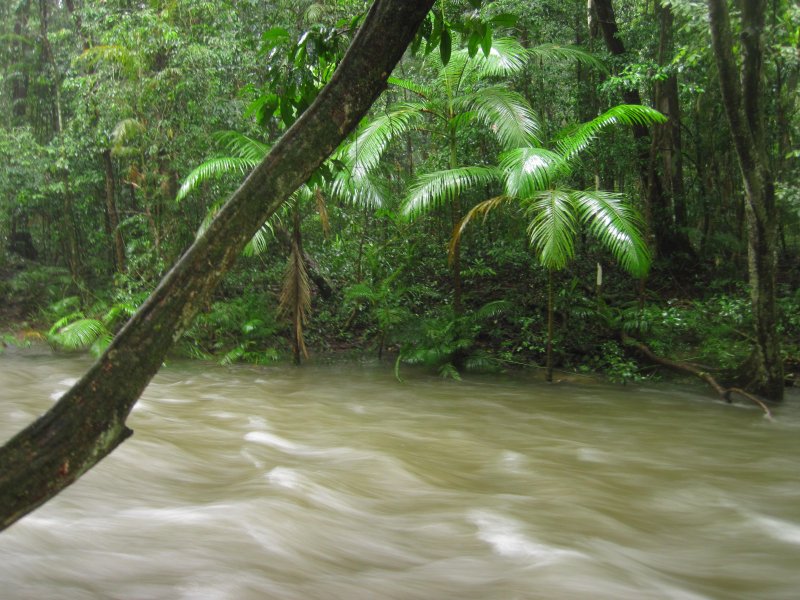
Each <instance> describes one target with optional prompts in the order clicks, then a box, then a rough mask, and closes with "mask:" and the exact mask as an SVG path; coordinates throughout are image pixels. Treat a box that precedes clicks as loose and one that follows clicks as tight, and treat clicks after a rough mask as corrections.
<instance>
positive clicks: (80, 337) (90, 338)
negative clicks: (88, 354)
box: [50, 318, 108, 350]
mask: <svg viewBox="0 0 800 600" xmlns="http://www.w3.org/2000/svg"><path fill="white" fill-rule="evenodd" d="M103 335H108V329H106V327H105V325H103V323H102V321H99V320H97V319H86V318H84V319H78V320H77V321H73V322H71V323H69V324H68V325H65V326H64V327H61V328H60V329H59V330H58V331H56V332H55V333H54V334H53V335H51V336H50V341H51V343H53V344H54V345H56V346H58V347H61V348H64V349H65V350H79V349H81V348H88V347H89V346H91V345H92V344H93V343H94V342H95V341H96V340H97V338H99V337H101V336H103Z"/></svg>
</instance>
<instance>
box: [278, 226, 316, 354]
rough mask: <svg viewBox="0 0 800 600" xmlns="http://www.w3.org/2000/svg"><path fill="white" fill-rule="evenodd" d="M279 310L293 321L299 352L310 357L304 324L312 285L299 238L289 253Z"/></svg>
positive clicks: (296, 345) (308, 310) (306, 319)
mask: <svg viewBox="0 0 800 600" xmlns="http://www.w3.org/2000/svg"><path fill="white" fill-rule="evenodd" d="M278 311H279V312H280V314H282V315H284V316H286V317H288V318H289V319H290V320H291V322H292V326H293V327H294V338H295V339H294V341H295V347H296V349H297V354H298V355H299V354H302V355H303V357H305V358H308V351H307V350H306V345H305V342H304V341H303V326H304V325H305V324H306V323H307V322H308V314H309V312H311V285H310V282H309V279H308V272H307V271H306V266H305V263H304V262H303V253H302V251H301V250H300V244H299V243H298V241H297V239H294V240H292V251H291V252H290V253H289V260H288V262H287V263H286V270H285V271H284V275H283V289H282V290H281V297H280V304H279V306H278Z"/></svg>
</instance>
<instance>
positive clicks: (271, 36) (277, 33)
mask: <svg viewBox="0 0 800 600" xmlns="http://www.w3.org/2000/svg"><path fill="white" fill-rule="evenodd" d="M289 37H290V36H289V32H288V31H286V30H285V29H284V28H283V27H273V28H272V29H268V30H267V31H265V32H264V33H263V35H262V36H261V40H262V41H263V42H264V43H265V44H266V47H267V48H268V49H270V48H274V47H275V46H277V45H278V44H282V43H283V42H285V41H287V40H288V39H289Z"/></svg>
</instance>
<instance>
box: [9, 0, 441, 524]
mask: <svg viewBox="0 0 800 600" xmlns="http://www.w3.org/2000/svg"><path fill="white" fill-rule="evenodd" d="M432 4H433V0H377V1H376V2H375V3H374V4H373V6H372V8H371V9H370V11H369V13H368V14H367V17H366V18H365V20H364V22H363V24H362V25H361V28H360V29H359V31H358V33H357V35H356V37H355V38H354V40H353V42H352V44H351V46H350V48H349V50H348V51H347V54H346V55H345V57H344V59H343V60H342V62H341V64H340V65H339V68H338V69H337V71H336V73H335V74H334V75H333V78H332V79H331V81H330V83H329V84H328V85H327V86H326V87H325V89H323V90H322V92H321V93H320V94H319V96H317V98H316V100H315V101H314V103H313V104H312V105H311V106H310V107H309V109H308V110H306V111H305V112H304V113H303V115H302V116H301V117H300V118H299V119H298V120H297V121H296V122H295V123H294V124H293V125H292V127H290V128H289V130H288V131H287V132H286V133H285V134H284V136H283V137H282V138H281V139H280V140H279V141H278V142H277V143H276V144H275V145H274V146H273V147H272V150H271V151H270V152H269V154H268V155H267V156H266V157H265V158H264V160H263V161H262V162H261V164H260V165H259V166H258V167H256V168H255V169H254V171H253V172H252V173H251V174H250V175H249V176H248V177H247V179H246V180H245V181H244V183H243V184H242V185H241V187H239V189H238V190H236V192H234V193H233V195H232V196H231V197H230V198H229V199H228V201H227V202H226V204H225V206H224V207H223V208H222V210H221V211H220V212H219V213H218V215H217V217H216V218H215V219H214V221H213V222H212V223H211V224H210V225H209V227H208V229H207V230H206V232H205V233H204V234H202V235H200V236H199V237H198V238H197V239H196V240H195V242H194V243H193V244H192V245H191V247H190V248H189V249H188V250H187V251H186V252H185V253H184V254H183V256H182V257H181V258H180V260H179V261H178V262H177V263H176V264H175V265H174V266H173V267H172V269H171V270H170V271H169V272H168V273H167V275H166V276H165V277H164V279H162V281H161V283H160V284H159V286H158V287H157V288H156V290H155V291H154V292H153V293H152V294H151V296H150V297H149V298H148V299H147V300H146V301H145V303H144V304H143V305H142V306H141V308H140V309H139V310H138V311H137V312H136V314H135V315H134V316H133V317H132V318H131V320H130V321H129V322H128V323H127V324H126V325H125V326H124V327H123V328H122V330H121V331H120V333H119V334H117V336H116V338H115V339H114V341H113V342H112V343H111V345H110V346H109V347H108V349H107V350H106V351H105V352H104V353H103V355H102V356H101V357H100V358H99V359H98V360H97V362H96V363H95V364H94V365H93V366H92V367H91V368H90V369H89V370H88V371H87V372H86V374H84V376H83V377H82V378H81V379H80V380H79V381H78V382H77V383H76V384H75V385H74V386H73V387H72V388H71V389H70V390H69V391H67V393H66V394H64V395H63V396H62V397H61V399H60V400H59V401H58V402H57V403H56V404H55V405H54V406H53V407H52V408H51V409H50V410H49V411H48V412H47V413H45V414H44V415H43V416H42V417H40V418H39V419H38V420H37V421H36V422H34V423H32V424H31V425H29V426H28V427H27V428H25V429H24V430H22V431H21V432H19V433H18V434H17V435H16V436H14V437H13V438H12V439H11V440H9V442H8V443H6V445H5V446H3V447H2V448H0V465H2V470H0V528H5V527H7V526H8V525H10V524H12V523H14V522H15V521H16V520H18V519H19V518H21V517H22V516H24V515H25V514H27V513H28V512H30V511H31V510H33V509H35V508H36V507H37V506H40V505H41V504H43V503H44V502H46V501H47V500H49V499H50V498H52V497H53V496H55V495H56V494H57V493H58V492H60V491H61V490H62V489H64V488H65V487H67V486H68V485H70V484H71V483H73V482H74V481H75V480H76V479H78V477H80V476H81V475H82V474H83V473H85V472H86V471H87V470H88V469H90V468H91V467H92V466H94V465H95V464H97V462H99V461H100V460H101V459H102V458H104V457H105V456H107V455H108V454H109V453H110V452H111V451H113V450H114V448H116V447H117V446H118V445H119V444H120V443H122V442H123V441H124V440H125V439H126V438H127V437H129V436H130V435H131V433H132V432H131V430H130V429H129V428H128V427H127V425H126V423H125V421H126V419H127V417H128V414H129V413H130V411H131V409H132V408H133V406H134V404H135V403H136V400H137V399H138V398H139V395H140V394H141V393H142V391H143V390H144V388H145V387H146V386H147V384H148V383H149V381H150V380H151V379H152V377H153V375H155V374H156V372H157V371H158V369H159V368H160V367H161V364H162V362H163V360H164V357H165V356H166V354H167V352H168V350H169V349H170V348H171V347H172V345H173V344H174V342H175V341H176V340H177V339H178V338H179V337H180V336H181V334H182V333H183V332H184V331H185V330H186V328H187V327H188V326H189V324H190V323H191V321H192V319H193V318H194V316H195V315H196V314H197V312H198V311H199V310H200V309H201V308H202V307H203V306H205V305H206V302H207V300H208V297H209V296H210V294H211V292H212V291H213V290H214V288H215V287H216V286H217V284H218V283H219V281H220V280H221V279H222V277H223V276H224V274H225V273H226V272H227V271H228V269H230V267H231V266H232V265H233V263H234V262H235V261H236V258H237V257H238V256H239V254H240V252H241V251H242V249H243V248H244V246H245V245H246V244H247V242H248V240H249V239H250V238H251V237H253V235H254V234H255V232H256V231H257V230H258V228H259V227H261V224H262V223H264V222H265V221H266V220H267V219H268V218H269V217H270V216H272V215H273V214H274V213H275V211H276V210H277V209H278V208H279V207H280V206H281V205H282V204H283V203H284V202H285V201H286V199H287V198H288V197H289V195H290V194H291V193H292V192H293V191H294V190H296V189H297V188H298V187H299V186H300V185H301V184H302V183H303V182H305V181H306V180H307V179H308V178H309V177H310V176H311V174H312V173H313V172H314V170H315V169H317V168H318V167H319V165H320V164H322V162H323V160H325V158H327V157H328V156H329V155H330V154H331V153H332V152H333V151H334V150H335V149H336V147H337V146H338V145H339V144H340V143H341V142H342V140H344V138H345V137H346V136H347V135H348V134H349V133H350V132H351V131H352V130H353V128H354V127H355V126H356V125H357V124H358V122H359V121H360V119H361V118H362V117H363V116H364V114H366V112H367V110H368V109H369V107H370V106H371V105H372V103H373V102H374V101H375V99H376V98H377V97H378V95H379V94H380V93H381V92H382V91H383V90H384V89H385V88H386V79H387V77H388V76H389V75H390V74H391V72H392V70H393V69H394V67H395V65H396V64H397V61H398V60H400V57H401V56H402V54H403V52H404V51H405V49H406V47H407V46H408V44H409V42H410V41H411V39H412V37H413V36H414V34H415V32H416V30H417V28H418V27H419V24H420V22H421V21H422V19H423V18H424V17H425V15H426V14H427V13H428V11H429V10H430V8H431V5H432ZM265 198H266V199H267V200H266V201H265Z"/></svg>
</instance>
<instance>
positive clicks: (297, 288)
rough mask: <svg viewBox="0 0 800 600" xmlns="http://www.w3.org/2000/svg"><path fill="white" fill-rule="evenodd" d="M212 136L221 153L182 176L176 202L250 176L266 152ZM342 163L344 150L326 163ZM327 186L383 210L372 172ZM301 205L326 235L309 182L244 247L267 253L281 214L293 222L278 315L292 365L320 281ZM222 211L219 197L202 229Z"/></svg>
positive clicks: (344, 174)
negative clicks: (209, 185)
mask: <svg viewBox="0 0 800 600" xmlns="http://www.w3.org/2000/svg"><path fill="white" fill-rule="evenodd" d="M214 137H216V139H217V142H218V143H219V144H220V145H221V146H222V147H223V148H224V150H225V155H223V156H217V157H213V158H210V159H208V160H206V161H205V162H203V163H202V164H200V165H198V166H197V167H195V168H194V169H193V170H192V171H191V172H190V173H189V175H187V176H186V179H185V180H184V182H183V184H182V185H181V187H180V189H179V190H178V194H177V196H176V200H177V201H181V200H183V199H184V198H186V196H187V195H188V194H189V193H190V192H192V191H193V190H195V189H196V188H197V187H199V186H200V185H202V184H203V183H205V182H207V181H209V180H211V179H214V178H218V177H223V176H226V175H231V174H239V175H242V174H247V173H249V172H250V171H252V170H253V168H255V166H256V165H258V164H259V163H260V162H261V161H262V160H263V158H264V156H266V154H267V151H268V150H269V145H267V144H265V143H264V142H261V141H259V140H256V139H254V138H251V137H249V136H247V135H244V134H242V133H240V132H238V131H223V132H219V133H217V134H215V136H214ZM345 159H346V157H345V156H344V155H343V154H342V151H339V152H338V153H337V154H335V155H334V157H333V158H332V159H331V160H330V161H328V162H327V163H326V168H327V169H332V168H334V165H337V164H344V163H343V162H342V161H343V160H345ZM312 179H315V180H321V178H319V177H312ZM329 187H330V193H331V195H333V196H335V197H338V198H341V199H343V200H345V201H347V202H350V203H352V204H354V205H357V206H364V207H373V208H378V207H380V206H381V204H382V202H383V199H384V196H385V193H386V191H385V190H384V189H383V187H382V186H381V184H380V182H379V181H377V180H376V178H375V177H373V176H372V175H371V174H368V173H366V172H361V171H358V170H349V169H344V170H339V171H336V173H335V177H334V179H333V180H332V182H331V185H330V186H329ZM303 204H313V205H314V206H315V207H316V210H317V212H318V213H319V216H320V221H321V223H322V226H323V229H324V230H326V233H327V230H328V228H329V225H328V216H327V208H326V204H325V198H324V195H323V191H322V188H321V187H320V186H319V185H317V184H312V183H310V182H309V183H307V184H304V185H302V186H301V187H300V188H299V189H298V190H297V191H296V192H295V193H294V194H292V197H291V202H289V203H288V204H287V205H286V210H285V211H284V212H283V213H279V214H276V216H275V217H274V219H273V220H270V221H267V222H266V223H265V224H264V225H263V226H262V227H261V228H260V229H259V230H258V232H256V234H255V235H254V236H253V238H252V239H251V240H250V242H249V243H248V244H247V246H246V247H245V249H244V254H245V256H253V255H257V254H261V253H262V252H265V251H266V249H267V244H268V242H269V239H270V236H271V235H272V234H273V233H275V232H278V233H280V231H279V230H278V223H277V222H276V221H279V220H280V216H281V215H282V216H285V217H288V218H290V219H291V222H292V229H291V232H290V233H288V234H287V233H285V230H284V233H283V234H282V235H283V236H285V237H286V238H287V240H288V242H287V243H288V246H289V257H288V259H287V262H286V268H285V269H284V277H283V283H282V288H281V294H280V300H279V313H281V314H282V315H284V316H285V317H287V318H288V319H289V321H290V322H291V325H292V356H293V359H294V362H295V364H300V362H301V360H302V358H308V352H307V349H306V345H305V342H304V339H303V330H304V327H305V325H306V323H307V321H308V315H309V312H310V310H311V287H310V279H311V278H314V280H315V282H317V284H318V286H321V283H320V281H319V279H320V278H321V276H320V275H319V274H318V273H314V272H313V268H311V267H310V266H309V264H308V260H307V257H306V254H305V251H304V249H303V242H302V235H301V227H300V223H301V220H302V205H303ZM221 207H222V200H221V199H220V200H217V201H215V202H214V203H212V205H211V206H210V208H209V210H208V213H207V214H206V217H205V219H204V220H203V223H202V224H201V226H200V230H201V231H202V230H203V229H205V227H207V226H208V224H209V223H210V222H211V220H212V219H213V218H214V216H215V215H216V214H217V212H218V211H219V210H220V208H221ZM323 279H324V278H323ZM321 289H322V287H321ZM328 289H330V288H328Z"/></svg>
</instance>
